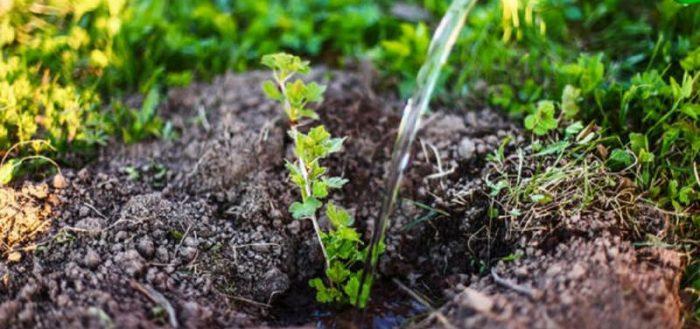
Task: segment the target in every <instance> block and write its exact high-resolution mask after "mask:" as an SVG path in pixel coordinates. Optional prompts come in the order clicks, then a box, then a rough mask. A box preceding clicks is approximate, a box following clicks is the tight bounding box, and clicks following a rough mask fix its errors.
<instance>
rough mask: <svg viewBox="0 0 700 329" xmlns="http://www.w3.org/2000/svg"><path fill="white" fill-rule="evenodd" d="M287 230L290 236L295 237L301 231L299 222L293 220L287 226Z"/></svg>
mask: <svg viewBox="0 0 700 329" xmlns="http://www.w3.org/2000/svg"><path fill="white" fill-rule="evenodd" d="M287 229H288V230H289V233H291V234H292V235H297V234H299V232H300V231H301V221H298V220H293V221H292V222H291V223H289V224H287Z"/></svg>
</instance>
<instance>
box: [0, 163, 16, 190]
mask: <svg viewBox="0 0 700 329" xmlns="http://www.w3.org/2000/svg"><path fill="white" fill-rule="evenodd" d="M18 165H19V160H17V159H10V160H8V161H6V162H5V163H4V164H3V165H2V166H0V185H7V184H8V183H10V181H12V178H13V177H14V174H15V168H16V167H17V166H18Z"/></svg>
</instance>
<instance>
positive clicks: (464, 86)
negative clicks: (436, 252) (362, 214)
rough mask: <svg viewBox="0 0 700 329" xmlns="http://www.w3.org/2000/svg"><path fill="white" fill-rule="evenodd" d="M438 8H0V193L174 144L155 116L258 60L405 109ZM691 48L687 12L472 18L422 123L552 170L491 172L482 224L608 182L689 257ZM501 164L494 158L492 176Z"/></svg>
mask: <svg viewBox="0 0 700 329" xmlns="http://www.w3.org/2000/svg"><path fill="white" fill-rule="evenodd" d="M447 4H448V2H447V1H444V0H416V1H407V2H402V3H395V2H392V1H385V0H381V1H373V2H370V1H354V0H352V1H332V0H331V1H327V0H313V1H295V0H272V1H257V0H235V1H234V0H230V1H227V0H222V1H208V0H195V1H165V0H123V1H106V0H102V1H100V0H79V1H65V0H43V1H29V0H14V1H0V155H1V156H2V162H1V163H0V183H2V184H9V183H11V181H12V180H13V179H14V180H15V182H17V181H18V180H21V178H22V177H25V176H26V175H30V176H34V177H42V176H43V177H47V175H49V174H52V173H54V172H56V171H57V170H59V169H57V168H60V167H64V168H70V167H79V166H80V165H82V164H84V163H85V162H86V161H88V160H90V159H94V158H95V156H96V154H97V152H96V151H97V150H99V149H100V147H104V146H106V145H108V144H109V143H111V142H112V141H115V140H117V141H121V142H124V143H134V142H137V141H140V140H144V139H149V138H153V137H155V138H159V139H162V140H172V139H177V138H179V137H181V136H182V135H184V134H185V133H186V132H184V131H182V130H181V129H178V128H177V127H178V125H176V124H173V123H171V122H170V121H169V120H168V119H167V118H163V117H162V116H161V115H159V113H158V108H159V104H160V103H161V102H162V101H163V100H164V99H166V98H167V97H166V94H167V92H168V90H169V89H172V88H175V87H178V86H185V85H188V84H190V83H193V82H195V81H208V80H210V79H212V78H214V77H215V76H217V75H218V74H221V73H223V72H225V71H227V70H233V71H246V70H251V69H256V68H259V67H260V66H259V60H260V57H261V56H262V55H264V54H267V53H271V52H276V51H280V50H285V51H289V52H293V53H295V54H297V55H301V56H304V57H306V58H309V59H310V60H311V61H313V62H314V63H319V64H326V65H329V66H333V67H349V66H353V65H354V64H355V63H358V62H361V61H370V62H371V63H373V64H374V67H376V68H377V69H378V70H379V74H380V76H381V77H382V78H383V80H382V83H381V85H382V86H383V87H384V88H385V89H388V90H396V91H397V93H398V94H399V95H401V96H402V97H406V96H407V95H408V93H410V91H411V88H412V86H413V79H414V77H415V74H416V72H417V71H418V68H419V66H420V65H421V64H422V63H423V61H424V59H425V58H424V56H425V53H426V50H427V47H428V44H429V41H430V35H431V31H432V29H433V28H434V27H435V24H436V22H437V20H439V17H440V16H441V15H442V14H443V13H444V10H445V9H446V7H447ZM699 45H700V7H698V5H695V6H682V5H680V4H677V3H675V2H674V1H672V0H661V1H653V2H652V1H646V2H644V3H632V2H630V1H619V0H596V1H576V0H540V1H535V0H520V1H517V0H500V1H483V2H480V3H478V4H477V5H476V6H475V7H474V9H473V12H472V13H471V15H470V17H469V19H468V22H467V26H466V28H465V29H464V31H463V32H462V33H461V34H460V37H459V40H458V42H457V45H456V49H455V51H454V53H453V54H452V56H451V58H450V61H449V63H448V65H447V67H446V70H445V72H446V74H445V75H444V76H443V78H442V81H441V83H440V87H439V92H438V97H437V100H436V103H435V104H436V106H435V107H436V108H439V107H441V106H454V105H462V106H467V105H468V106H479V107H481V106H484V105H488V106H491V107H493V108H496V109H499V110H500V111H502V112H503V113H506V114H507V115H508V116H509V117H510V118H512V119H513V120H516V121H518V122H521V123H522V126H523V127H524V128H525V129H526V130H528V131H530V134H529V135H528V136H527V138H528V139H527V142H526V143H525V144H524V145H521V148H522V150H523V151H522V152H523V153H522V154H523V156H522V159H523V161H525V160H526V159H528V157H530V156H534V157H535V158H544V157H551V156H555V157H556V159H558V161H559V162H555V164H556V165H554V166H553V167H552V169H548V168H546V167H538V168H537V170H536V172H535V173H534V174H533V175H532V177H529V178H528V180H525V181H523V180H522V179H520V180H519V179H518V176H517V174H516V176H512V175H511V174H512V173H511V174H508V173H506V174H504V172H507V171H503V170H502V171H501V172H500V175H505V176H502V177H500V178H499V179H497V178H495V177H494V178H493V181H492V182H490V183H492V184H493V186H492V187H491V189H492V190H491V193H492V194H493V195H492V200H491V203H492V205H491V211H490V213H491V215H492V216H493V217H494V218H503V217H507V218H509V220H510V221H512V222H514V223H515V222H520V221H522V220H523V219H526V218H528V216H530V217H532V216H534V215H533V214H541V213H543V212H545V213H546V212H547V211H550V212H551V211H553V210H552V209H550V208H551V207H552V205H554V204H557V203H561V202H564V201H565V200H568V201H569V202H573V203H574V204H575V205H576V208H574V209H579V208H580V209H584V208H585V209H588V207H591V205H594V204H597V203H600V202H601V200H599V199H596V198H595V195H596V194H597V193H599V192H600V191H607V190H606V189H605V187H607V184H608V183H609V182H608V181H606V179H605V178H601V177H600V176H601V175H603V174H601V173H604V176H605V177H608V178H610V177H613V178H614V179H616V180H617V179H618V178H619V179H624V180H625V182H626V186H628V187H629V190H628V191H629V193H632V194H634V195H635V198H639V199H640V200H643V201H644V202H645V203H646V204H649V205H652V206H654V207H658V208H661V209H663V210H664V211H665V213H666V214H667V215H666V216H668V218H669V220H670V221H671V222H672V223H673V224H674V225H673V227H674V229H675V231H676V233H677V234H676V235H675V236H674V237H673V238H669V239H668V240H667V241H663V243H670V244H671V247H672V248H674V249H678V250H681V251H683V252H686V253H688V254H689V255H691V256H695V255H696V254H697V249H698V239H700V214H699V211H700V209H699V208H700V174H699V172H700V168H699V167H700V164H698V158H699V157H700V155H699V154H700V126H699V121H698V120H699V119H698V116H700V91H699V90H700V81H699V80H700V46H699ZM252 87H256V88H257V86H251V88H252ZM205 118H206V117H205ZM467 149H469V147H467ZM505 160H506V156H505V155H500V156H499V154H498V153H496V154H495V155H494V156H493V157H492V158H491V162H490V163H491V164H493V165H494V166H496V167H498V165H499V164H502V163H504V161H505ZM581 168H586V169H585V170H584V169H581ZM134 170H135V169H134ZM134 170H132V171H133V172H134V175H138V174H139V173H138V172H136V171H134ZM593 176H596V177H595V179H591V178H592V177H593ZM514 177H515V180H513V178H514ZM582 182H583V183H582ZM562 190H564V191H567V193H568V194H561V193H560V192H561V191H562ZM572 196H573V197H572ZM618 196H619V194H610V195H608V197H609V199H608V201H609V200H618V199H617V197H618ZM8 200H9V199H8ZM635 200H636V199H635ZM617 209H621V208H617ZM622 209H624V207H623V208H622ZM561 215H562V216H564V215H563V214H561ZM569 215H571V214H566V216H569ZM435 216H437V215H435ZM32 225H34V224H32ZM31 227H32V228H33V229H35V228H36V226H31ZM639 239H640V241H643V243H645V244H650V243H662V242H660V241H656V240H654V239H651V238H645V237H639ZM684 287H687V291H688V293H689V295H690V296H692V297H691V300H694V301H696V302H697V301H698V300H700V299H699V298H700V297H699V296H698V293H697V291H698V290H699V289H700V263H698V262H696V261H691V264H690V266H689V267H688V270H687V273H686V276H685V278H684ZM695 312H696V313H695V316H696V317H698V313H697V311H695Z"/></svg>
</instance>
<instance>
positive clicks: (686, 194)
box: [678, 186, 695, 206]
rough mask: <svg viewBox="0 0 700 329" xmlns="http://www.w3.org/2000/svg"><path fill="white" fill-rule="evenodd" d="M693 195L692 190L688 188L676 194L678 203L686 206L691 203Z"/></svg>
mask: <svg viewBox="0 0 700 329" xmlns="http://www.w3.org/2000/svg"><path fill="white" fill-rule="evenodd" d="M694 195H695V191H694V190H693V188H692V187H690V186H685V187H683V188H681V190H680V191H679V192H678V201H680V202H681V203H682V204H684V205H686V206H687V205H689V204H690V203H691V202H693V199H694Z"/></svg>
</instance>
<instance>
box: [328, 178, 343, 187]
mask: <svg viewBox="0 0 700 329" xmlns="http://www.w3.org/2000/svg"><path fill="white" fill-rule="evenodd" d="M324 181H325V182H326V185H328V187H329V188H341V187H343V185H345V184H346V183H347V182H348V180H347V179H345V178H342V177H331V178H326V179H324Z"/></svg>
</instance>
